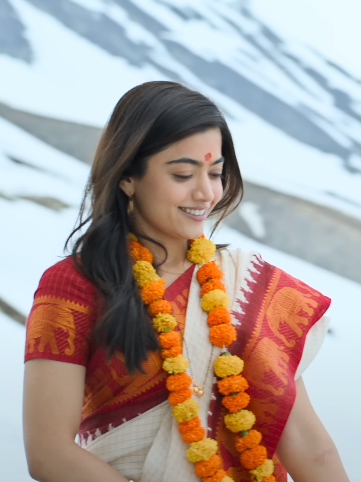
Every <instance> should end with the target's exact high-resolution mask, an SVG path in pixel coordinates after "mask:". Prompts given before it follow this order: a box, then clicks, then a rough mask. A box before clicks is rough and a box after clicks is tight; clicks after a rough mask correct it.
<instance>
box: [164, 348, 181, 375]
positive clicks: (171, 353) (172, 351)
mask: <svg viewBox="0 0 361 482" xmlns="http://www.w3.org/2000/svg"><path fill="white" fill-rule="evenodd" d="M182 353H183V350H182V347H181V346H172V348H168V349H167V350H162V351H161V352H160V356H161V357H162V358H174V357H175V356H177V355H181V354H182ZM181 375H182V374H181ZM172 376H173V375H172Z"/></svg>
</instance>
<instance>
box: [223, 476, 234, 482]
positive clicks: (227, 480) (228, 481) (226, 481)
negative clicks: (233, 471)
mask: <svg viewBox="0 0 361 482" xmlns="http://www.w3.org/2000/svg"><path fill="white" fill-rule="evenodd" d="M221 482H234V479H232V477H229V476H228V475H226V476H225V477H223V479H222V480H221Z"/></svg>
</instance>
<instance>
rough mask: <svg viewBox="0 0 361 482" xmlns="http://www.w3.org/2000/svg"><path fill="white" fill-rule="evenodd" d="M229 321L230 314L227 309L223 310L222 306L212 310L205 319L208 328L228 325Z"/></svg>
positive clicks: (230, 318) (230, 319)
mask: <svg viewBox="0 0 361 482" xmlns="http://www.w3.org/2000/svg"><path fill="white" fill-rule="evenodd" d="M231 321H232V317H231V313H230V312H229V311H228V310H227V308H223V307H222V306H217V307H216V308H214V309H213V310H212V311H211V312H210V313H209V315H208V317H207V323H208V326H210V327H212V326H217V325H222V324H225V325H229V323H230V322H231Z"/></svg>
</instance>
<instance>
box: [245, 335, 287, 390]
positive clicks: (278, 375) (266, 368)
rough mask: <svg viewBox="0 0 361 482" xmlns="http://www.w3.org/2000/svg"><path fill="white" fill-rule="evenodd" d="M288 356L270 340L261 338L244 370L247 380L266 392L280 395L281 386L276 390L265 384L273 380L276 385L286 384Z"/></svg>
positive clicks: (272, 386)
mask: <svg viewBox="0 0 361 482" xmlns="http://www.w3.org/2000/svg"><path fill="white" fill-rule="evenodd" d="M288 361H289V356H288V355H287V353H284V351H283V347H280V346H278V345H277V343H275V342H274V341H273V340H271V339H270V338H267V337H265V338H263V339H262V340H261V341H260V342H259V343H258V344H257V345H256V346H255V348H254V350H253V351H252V353H251V354H250V356H249V357H248V360H247V363H246V365H245V368H244V374H245V377H246V378H247V380H249V381H250V382H252V383H253V384H254V385H256V386H257V387H258V388H261V389H262V390H268V391H270V392H272V393H273V394H274V395H282V394H283V392H284V389H283V388H282V386H278V388H276V387H275V386H274V385H271V384H270V383H267V382H266V378H268V380H274V381H275V384H276V385H287V384H288Z"/></svg>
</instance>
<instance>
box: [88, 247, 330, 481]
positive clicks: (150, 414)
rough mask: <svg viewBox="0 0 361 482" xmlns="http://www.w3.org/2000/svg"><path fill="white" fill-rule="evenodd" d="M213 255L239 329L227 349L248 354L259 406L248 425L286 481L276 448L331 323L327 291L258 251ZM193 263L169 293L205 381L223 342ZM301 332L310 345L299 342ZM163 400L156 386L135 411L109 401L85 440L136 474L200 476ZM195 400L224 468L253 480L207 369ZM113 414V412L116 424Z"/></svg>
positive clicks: (254, 402)
mask: <svg viewBox="0 0 361 482" xmlns="http://www.w3.org/2000/svg"><path fill="white" fill-rule="evenodd" d="M216 259H217V262H218V263H219V265H220V267H221V269H222V271H223V272H224V273H225V280H224V282H225V285H226V292H227V294H228V296H229V298H230V308H231V313H232V323H233V324H234V326H235V327H236V330H237V336H238V338H237V341H236V342H234V343H233V344H232V345H231V346H230V347H229V351H230V352H231V353H232V354H236V355H238V356H240V357H241V358H243V359H244V361H245V367H244V372H243V374H244V376H245V377H246V378H247V380H248V381H249V385H250V388H249V390H248V393H249V395H250V396H251V402H250V404H249V406H248V407H247V409H250V410H252V411H253V412H254V413H255V415H256V418H257V422H256V424H255V426H254V428H256V429H257V430H259V431H260V432H261V433H262V435H263V441H262V443H263V445H265V446H266V447H267V450H268V456H269V457H270V458H271V457H272V458H273V460H274V462H275V476H276V477H277V480H278V481H279V482H286V481H287V473H286V471H285V469H284V468H283V466H282V464H281V463H280V461H279V459H278V457H277V454H276V448H277V444H278V442H279V440H280V437H281V435H282V432H283V429H284V427H285V424H286V422H287V419H288V416H289V414H290V411H291V409H292V406H293V403H294V401H295V397H296V388H295V379H297V378H298V377H299V376H300V375H301V373H302V372H303V371H304V369H305V368H306V367H307V365H308V364H309V363H310V362H311V360H312V358H313V357H314V355H315V353H316V352H317V351H318V349H319V346H320V345H321V343H322V340H323V338H324V336H325V333H326V331H327V326H328V321H327V319H326V318H325V317H324V318H322V317H323V315H324V313H325V311H326V310H327V308H328V306H329V304H330V300H329V299H328V298H327V297H325V296H323V295H322V294H321V293H319V292H318V291H316V290H314V289H312V288H311V287H309V286H307V285H306V284H304V283H302V282H301V281H299V280H297V279H295V278H293V277H292V276H290V275H288V274H287V273H285V272H283V271H282V270H280V269H278V268H276V267H274V266H271V265H270V264H268V263H266V262H264V261H263V260H262V259H261V258H260V256H259V255H258V254H257V253H247V254H245V253H243V252H242V251H241V250H235V251H232V250H228V249H223V250H221V251H220V252H218V253H217V255H216ZM196 271H197V268H195V269H194V271H193V272H192V271H190V272H189V273H188V274H186V275H185V276H183V277H181V278H179V279H178V280H177V281H176V282H175V283H173V284H172V285H171V286H170V287H169V288H168V289H167V291H166V296H165V297H166V299H168V300H169V301H171V303H172V306H173V311H174V314H175V316H176V317H177V319H178V323H179V326H180V330H181V331H182V333H183V337H184V339H185V340H186V342H187V347H188V353H184V354H185V355H186V356H187V357H189V362H190V365H191V368H192V372H193V378H194V381H195V382H196V383H198V384H202V382H203V381H204V379H205V377H206V372H207V369H208V366H209V362H210V363H211V365H210V366H211V367H213V362H214V360H215V359H216V358H217V357H218V356H219V354H220V352H221V350H220V348H218V347H212V345H211V343H210V341H209V327H208V325H207V322H206V318H207V314H206V313H205V312H204V311H203V310H202V309H201V304H200V287H199V284H198V281H197V280H196V277H195V275H196ZM190 275H191V279H190ZM184 318H185V319H184ZM316 322H318V323H317V325H316ZM306 338H307V347H308V348H307V349H306V350H304V346H305V342H306ZM161 370H162V369H160V372H159V373H161ZM188 373H190V372H189V369H188ZM159 376H160V375H159ZM144 399H145V400H146V399H147V397H146V390H145V391H144ZM148 400H149V399H148ZM153 400H154V397H153ZM164 400H165V397H164V393H163V392H162V390H160V394H159V400H158V404H154V405H153V406H152V407H150V408H149V409H148V410H146V411H143V412H142V413H140V414H139V415H138V413H137V409H138V408H139V407H138V406H137V405H135V406H133V405H132V403H130V404H127V406H126V407H123V408H119V409H115V410H113V411H108V412H107V414H106V417H107V419H106V420H107V421H109V427H108V429H107V432H106V433H104V432H103V430H104V428H103V429H100V428H99V425H98V428H95V425H94V422H95V424H96V418H94V417H93V418H92V417H90V418H88V419H87V420H85V421H84V422H83V423H82V425H81V428H80V443H81V445H82V446H83V447H84V448H85V449H86V450H89V451H90V452H92V453H94V454H95V455H97V456H99V457H100V458H102V459H103V460H104V461H106V462H107V463H109V464H110V465H111V466H113V467H114V468H115V469H116V470H118V471H119V472H120V473H121V474H122V475H124V476H125V477H128V478H130V479H133V480H135V481H136V482H138V481H139V482H170V481H172V482H185V481H187V482H198V481H199V478H198V477H197V476H196V474H195V472H194V465H193V464H192V463H190V462H188V461H187V459H186V456H185V452H186V450H187V448H188V444H186V443H184V442H183V440H182V438H181V436H180V434H179V432H178V426H177V423H176V421H175V419H174V418H173V417H172V414H171V410H172V407H171V406H170V405H169V404H168V402H167V401H164ZM197 402H198V403H199V405H200V407H201V410H200V418H201V420H202V425H203V427H205V428H206V429H207V436H208V437H212V438H215V439H216V440H217V441H218V446H219V454H220V455H221V458H222V465H223V468H224V469H225V470H226V471H227V474H228V475H229V476H231V477H233V478H234V480H235V481H236V482H245V481H247V480H250V475H249V472H248V471H246V470H244V469H242V467H241V466H240V463H239V454H238V453H237V452H236V450H235V448H234V434H232V433H231V432H229V431H228V430H227V429H226V427H225V425H224V421H223V418H224V415H225V414H226V410H225V409H224V407H223V406H222V404H221V396H220V395H219V393H218V390H217V379H216V377H215V376H214V374H213V370H212V369H211V370H210V372H209V374H208V376H207V378H206V384H205V390H204V395H203V397H201V398H197ZM125 413H126V414H127V417H125V416H124V414H125ZM104 420H105V418H104V415H102V416H101V417H100V418H99V419H98V422H99V424H101V425H103V427H104ZM112 420H113V421H114V420H116V421H117V422H116V424H117V425H118V426H117V427H116V428H114V423H113V424H112V423H111V421H112ZM120 420H121V422H119V421H120Z"/></svg>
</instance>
